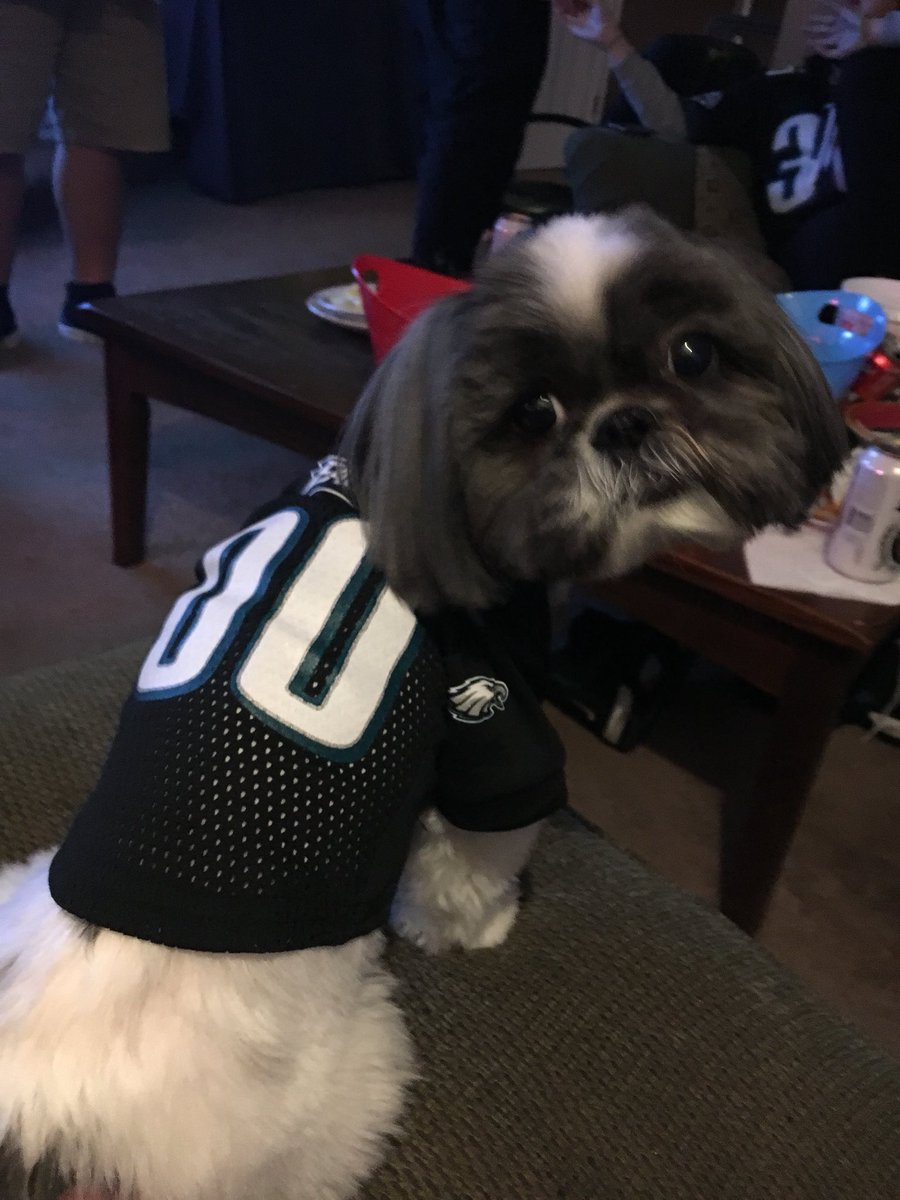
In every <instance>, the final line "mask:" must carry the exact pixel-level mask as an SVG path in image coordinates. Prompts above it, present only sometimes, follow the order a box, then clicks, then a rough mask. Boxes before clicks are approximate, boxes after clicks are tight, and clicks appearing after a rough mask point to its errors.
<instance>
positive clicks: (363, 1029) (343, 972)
mask: <svg viewBox="0 0 900 1200" xmlns="http://www.w3.org/2000/svg"><path fill="white" fill-rule="evenodd" d="M537 831H538V826H536V825H533V826H530V827H528V828H527V829H523V830H516V831H514V832H513V833H511V834H473V833H468V832H464V831H462V830H455V829H453V828H452V827H451V826H449V825H448V824H447V822H446V821H444V820H443V819H442V818H440V817H439V816H438V815H437V814H436V813H429V814H426V816H425V817H424V818H423V821H422V827H421V830H420V833H419V835H418V836H417V840H416V844H415V846H414V848H413V851H412V853H411V854H410V858H409V862H408V865H407V868H406V871H405V873H404V877H403V882H402V884H401V887H400V889H399V891H398V897H397V902H396V904H395V906H394V911H393V913H392V923H393V924H394V926H395V927H396V929H397V930H398V932H400V933H401V934H403V936H405V937H407V938H409V939H410V940H411V941H413V942H414V943H415V944H417V945H419V946H421V947H422V948H423V949H426V950H428V951H430V952H435V951H438V950H446V949H449V948H450V947H452V946H461V947H465V948H471V949H475V948H480V947H488V946H495V945H498V944H499V943H500V942H502V941H503V940H504V939H505V938H506V935H507V933H508V932H509V930H510V928H511V927H512V924H513V922H514V920H515V916H516V912H517V908H518V891H517V884H516V879H517V876H518V873H519V871H520V870H521V869H522V867H523V866H524V864H525V861H526V860H527V857H528V854H529V852H530V849H531V847H532V845H533V843H534V841H535V839H536V836H537ZM51 857H52V852H49V851H48V852H43V853H41V854H37V855H35V856H34V857H33V858H32V859H31V860H30V861H29V862H28V863H27V864H14V865H12V866H8V867H5V868H4V869H3V870H2V871H0V964H2V965H3V971H2V972H0V1142H2V1141H3V1138H4V1136H6V1135H13V1138H14V1141H15V1143H16V1144H17V1145H18V1147H19V1148H20V1150H21V1153H22V1156H23V1159H24V1161H25V1164H26V1166H27V1167H28V1168H30V1167H31V1166H33V1165H34V1164H35V1163H36V1162H37V1161H38V1160H39V1159H41V1158H42V1157H43V1156H44V1155H46V1154H48V1153H53V1154H56V1155H58V1161H59V1165H60V1167H61V1169H62V1171H63V1172H64V1173H65V1174H69V1173H71V1174H72V1175H73V1176H74V1177H75V1178H77V1179H78V1180H79V1181H80V1182H81V1183H84V1184H88V1185H90V1184H102V1185H104V1186H108V1187H110V1188H116V1189H118V1190H119V1191H120V1192H121V1194H122V1195H123V1196H128V1195H130V1194H131V1193H134V1194H135V1195H137V1196H139V1197H141V1198H142V1200H144V1198H146V1200H246V1197H248V1196H251V1195H258V1196H265V1197H266V1200H339V1198H340V1197H347V1196H350V1195H352V1194H353V1192H354V1190H355V1189H356V1187H357V1186H358V1185H359V1183H360V1182H361V1181H362V1180H363V1179H364V1178H365V1177H366V1176H367V1175H369V1174H370V1173H371V1171H372V1170H373V1169H374V1167H375V1166H376V1164H377V1163H378V1161H379V1159H380V1157H381V1152H382V1142H383V1138H384V1136H385V1134H387V1133H390V1132H391V1131H392V1130H394V1129H395V1128H396V1126H397V1120H398V1117H399V1115H400V1111H401V1108H402V1102H403V1093H404V1089H405V1087H406V1084H407V1083H408V1081H409V1080H410V1078H411V1076H412V1053H411V1049H410V1045H409V1039H408V1035H407V1033H406V1030H405V1028H404V1025H403V1020H402V1016H401V1014H400V1012H399V1010H398V1008H397V1006H396V1004H395V1003H394V1001H393V999H392V991H393V982H392V980H391V977H390V975H389V974H388V973H387V971H386V970H385V969H384V968H383V967H382V966H380V955H381V949H382V945H383V941H384V938H383V935H382V934H380V933H373V934H369V935H367V936H365V937H361V938H357V939H356V940H355V941H352V942H349V943H347V944H346V945H344V946H339V947H334V948H326V949H314V950H303V951H298V952H294V953H290V954H266V955H256V954H247V955H241V954H229V955H222V954H201V953H196V952H194V951H187V950H170V949H167V948H165V947H161V946H156V945H152V944H150V943H148V942H141V941H138V940H137V939H135V938H131V937H125V936H123V935H121V934H118V933H114V932H111V931H109V930H101V931H99V932H98V933H97V934H96V936H95V937H87V936H85V933H84V930H83V928H82V927H81V926H80V924H79V923H78V922H76V921H75V920H73V919H72V918H71V917H70V916H69V915H68V914H67V913H64V912H63V911H62V910H61V909H59V908H58V907H57V906H56V905H55V904H54V902H53V900H52V899H51V897H50V893H49V891H48V888H47V868H48V866H49V862H50V859H51ZM3 1200H18V1197H15V1198H14V1197H6V1196H4V1197H3Z"/></svg>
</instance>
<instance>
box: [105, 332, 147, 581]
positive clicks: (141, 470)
mask: <svg viewBox="0 0 900 1200" xmlns="http://www.w3.org/2000/svg"><path fill="white" fill-rule="evenodd" d="M106 428H107V438H108V446H109V484H110V501H111V507H112V535H113V562H114V563H115V564H116V566H119V567H131V566H134V565H135V563H139V562H142V561H143V558H144V524H145V519H146V507H147V458H148V453H149V440H150V405H149V403H148V400H147V397H146V396H145V395H143V394H142V393H141V392H140V391H138V390H136V388H135V382H134V372H133V370H132V369H131V362H130V359H129V355H128V352H127V351H126V350H123V349H122V348H121V347H119V346H116V345H115V344H114V343H110V342H107V344H106Z"/></svg>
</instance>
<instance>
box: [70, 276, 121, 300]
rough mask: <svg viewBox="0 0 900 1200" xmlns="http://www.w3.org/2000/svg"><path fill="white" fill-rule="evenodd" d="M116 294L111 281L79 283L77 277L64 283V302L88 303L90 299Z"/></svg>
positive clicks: (101, 298)
mask: <svg viewBox="0 0 900 1200" xmlns="http://www.w3.org/2000/svg"><path fill="white" fill-rule="evenodd" d="M115 294H116V289H115V288H114V287H113V285H112V283H111V282H109V281H107V282H105V283H79V282H78V280H77V279H73V280H71V281H70V282H69V283H67V284H66V304H89V303H90V302H91V300H106V299H108V298H109V297H110V296H114V295H115Z"/></svg>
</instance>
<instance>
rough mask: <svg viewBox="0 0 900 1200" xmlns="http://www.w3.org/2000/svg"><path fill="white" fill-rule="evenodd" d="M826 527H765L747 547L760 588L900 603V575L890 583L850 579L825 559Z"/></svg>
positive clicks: (749, 566) (749, 567) (749, 565)
mask: <svg viewBox="0 0 900 1200" xmlns="http://www.w3.org/2000/svg"><path fill="white" fill-rule="evenodd" d="M825 537H826V534H825V530H823V529H819V528H816V527H815V526H813V525H804V526H803V528H802V529H799V530H798V531H797V532H796V533H781V532H780V531H779V530H777V529H765V530H763V532H762V533H760V534H757V536H756V537H755V538H753V540H752V541H749V542H747V543H746V544H745V546H744V558H745V559H746V562H747V572H748V574H749V576H750V579H751V580H752V581H753V583H756V584H759V586H760V587H772V588H783V589H784V590H785V591H788V592H813V593H814V594H815V595H817V596H834V597H836V598H838V599H840V600H865V601H867V602H868V603H869V604H900V576H898V577H897V578H896V579H894V580H891V582H890V583H860V582H859V581H858V580H856V579H848V578H847V576H846V575H841V574H840V573H839V572H838V571H835V570H834V568H833V567H829V565H828V563H827V562H826V561H825V557H824V553H825Z"/></svg>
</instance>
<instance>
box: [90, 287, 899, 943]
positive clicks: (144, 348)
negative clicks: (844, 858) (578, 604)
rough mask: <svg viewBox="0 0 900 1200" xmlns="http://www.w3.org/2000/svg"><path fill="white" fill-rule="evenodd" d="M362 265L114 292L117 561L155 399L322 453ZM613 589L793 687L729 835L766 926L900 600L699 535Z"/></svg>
mask: <svg viewBox="0 0 900 1200" xmlns="http://www.w3.org/2000/svg"><path fill="white" fill-rule="evenodd" d="M348 280H349V274H348V271H347V268H346V267H337V268H332V269H328V270H322V271H313V272H308V273H304V274H296V275H285V276H280V277H278V278H273V279H257V280H249V281H245V282H240V283H226V284H212V285H210V286H206V287H195V288H183V289H176V290H173V291H167V292H153V293H150V294H147V295H143V296H129V297H124V298H119V299H116V300H107V301H102V302H100V303H98V304H97V305H95V306H94V308H93V309H92V310H91V311H90V313H89V315H88V318H87V319H88V322H89V324H90V326H91V328H92V329H93V330H94V331H95V332H96V333H98V334H99V335H100V336H101V337H102V338H103V339H104V342H105V346H106V388H107V414H108V429H109V465H110V485H111V493H112V525H113V560H114V561H115V562H116V563H118V564H119V565H120V566H131V565H132V564H134V563H138V562H140V561H141V560H142V559H143V557H144V517H145V496H146V487H147V463H148V448H149V429H150V404H149V400H150V398H152V399H154V400H158V401H162V402H164V403H167V404H172V405H175V406H176V407H179V408H185V409H189V410H191V411H192V412H197V413H201V414H203V415H204V416H207V417H210V418H211V419H213V420H215V421H222V422H224V423H225V424H227V425H232V426H234V427H235V428H237V429H242V430H245V431H246V432H247V433H252V434H255V435H257V436H259V437H263V438H268V439H269V440H270V441H272V442H276V443H277V444H279V445H282V446H287V447H289V448H291V449H295V450H299V451H302V452H303V453H306V454H310V455H316V454H319V453H321V452H323V451H325V450H326V449H328V447H329V446H330V445H331V443H332V441H333V439H334V435H335V434H336V432H337V431H338V429H339V428H340V426H341V424H342V422H343V420H344V418H345V417H346V415H347V413H348V412H349V411H350V409H351V408H352V406H353V404H354V402H355V400H356V398H357V396H358V395H359V392H360V391H361V389H362V387H363V385H364V384H365V382H366V379H367V378H368V376H369V374H370V372H371V370H372V359H371V354H370V351H369V346H368V342H367V341H366V340H365V339H364V338H362V337H360V336H359V335H358V334H355V333H350V332H347V331H346V330H343V329H338V328H335V327H333V326H330V325H327V324H325V323H323V322H322V321H321V320H319V319H318V318H316V317H313V316H311V315H310V314H309V313H308V312H307V311H306V308H305V306H304V301H305V299H306V297H307V296H308V295H309V294H310V293H311V292H313V291H315V290H317V289H318V288H321V287H327V286H329V285H330V284H333V283H338V282H345V281H348ZM597 591H598V595H600V596H601V597H602V598H603V599H605V600H607V601H609V602H611V603H613V604H615V605H616V606H617V607H619V608H621V609H623V610H624V611H626V612H628V613H630V614H631V615H633V616H635V617H638V618H640V619H641V620H644V621H646V622H647V623H648V624H650V625H652V626H653V627H654V628H656V629H659V630H660V631H661V632H663V633H666V634H668V635H669V636H671V637H674V638H676V639H678V640H679V641H680V642H682V643H684V644H685V645H687V646H689V647H691V648H692V649H694V650H696V651H698V652H699V653H701V654H703V655H705V656H706V657H707V658H709V659H711V660H712V661H714V662H717V663H719V664H720V665H722V666H724V667H726V668H728V669H729V670H732V671H734V672H735V673H736V674H737V675H739V676H740V677H741V678H743V679H746V680H747V681H748V682H750V683H752V684H754V685H755V686H757V687H759V688H761V689H762V690H763V691H764V692H767V693H768V694H769V695H771V696H774V697H775V698H776V700H777V711H776V716H775V721H774V726H773V733H772V738H771V742H770V745H769V748H768V751H767V753H766V754H765V756H764V759H763V762H762V764H761V766H760V770H759V774H758V777H757V779H756V782H755V784H754V787H753V792H752V797H751V800H752V803H751V804H750V805H749V808H748V812H749V815H748V818H747V820H746V823H745V824H744V826H743V828H742V829H740V830H738V831H737V832H736V835H735V836H734V837H733V838H731V839H730V840H729V841H728V842H727V843H726V844H725V845H724V846H723V853H722V859H721V862H722V869H721V889H720V892H721V905H722V909H723V911H724V912H725V913H726V914H727V915H728V916H729V917H731V919H732V920H734V921H735V922H736V923H737V924H738V925H740V926H742V928H744V929H746V930H747V931H748V932H754V931H755V930H756V929H757V928H758V926H759V924H760V922H761V920H762V918H763V916H764V914H765V910H766V906H767V904H768V901H769V898H770V895H771V891H772V888H773V886H774V883H775V881H776V879H777V877H778V873H779V871H780V869H781V866H782V863H783V861H784V858H785V855H786V853H787V850H788V847H789V845H790V841H791V837H792V835H793V832H794V830H795V828H796V826H797V824H798V822H799V820H800V817H801V815H802V812H803V807H804V804H805V801H806V797H807V795H808V793H809V789H810V786H811V785H812V782H813V780H814V778H815V774H816V770H817V768H818V765H819V762H820V759H821V756H822V752H823V750H824V748H825V744H826V742H827V740H828V736H829V734H830V732H831V730H832V728H833V723H834V718H835V715H836V712H837V709H838V706H839V704H840V702H841V699H842V697H843V696H844V694H845V692H846V689H847V686H848V684H849V683H850V681H851V680H852V678H853V676H854V675H855V674H856V672H857V671H858V670H859V669H860V667H861V666H862V664H863V663H864V662H865V660H866V658H867V657H868V656H869V655H870V654H871V652H872V650H873V649H874V648H875V647H876V646H877V645H878V644H879V643H880V642H881V641H882V640H883V639H884V638H886V637H887V636H888V635H889V634H890V633H891V632H892V631H893V630H895V629H897V628H898V626H900V608H886V607H883V606H879V605H867V604H857V603H853V602H851V601H844V600H831V599H827V598H825V597H817V596H804V595H799V594H796V593H788V592H780V591H775V590H772V589H767V588H758V587H755V586H754V585H753V584H751V583H750V582H749V580H748V578H747V573H746V569H745V568H744V564H743V557H742V555H741V554H740V553H734V554H728V555H721V554H719V555H716V554H709V553H705V552H703V551H700V550H693V549H691V550H685V551H683V552H680V553H678V554H674V555H670V556H668V557H666V558H663V559H661V560H660V561H659V562H657V563H655V564H654V565H653V566H651V567H648V568H646V569H645V570H644V571H641V572H638V573H637V574H635V575H633V576H631V577H629V578H628V579H625V580H621V581H619V582H617V583H610V584H605V585H603V587H601V588H598V589H597Z"/></svg>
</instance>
